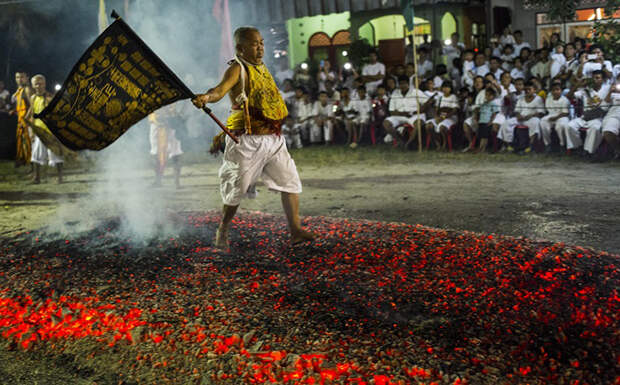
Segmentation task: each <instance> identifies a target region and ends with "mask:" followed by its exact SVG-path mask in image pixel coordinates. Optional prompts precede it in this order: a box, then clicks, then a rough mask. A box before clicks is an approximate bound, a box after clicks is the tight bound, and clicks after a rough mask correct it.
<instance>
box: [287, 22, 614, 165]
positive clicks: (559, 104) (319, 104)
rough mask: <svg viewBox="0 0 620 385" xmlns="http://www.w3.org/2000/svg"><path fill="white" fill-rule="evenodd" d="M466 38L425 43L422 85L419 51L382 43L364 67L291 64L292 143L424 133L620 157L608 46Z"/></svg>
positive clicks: (500, 146) (443, 139)
mask: <svg viewBox="0 0 620 385" xmlns="http://www.w3.org/2000/svg"><path fill="white" fill-rule="evenodd" d="M459 40H460V38H459V35H458V34H456V33H455V34H453V35H452V37H451V40H450V41H449V42H446V43H449V44H446V45H443V46H442V47H441V48H434V49H433V48H431V47H432V45H431V46H429V45H422V46H420V47H419V48H418V49H417V52H418V60H417V62H418V63H417V65H418V76H417V83H418V84H417V87H416V76H415V66H414V64H413V63H412V62H411V59H412V58H413V55H411V56H410V57H408V58H407V62H406V63H402V64H397V65H394V66H391V67H390V68H386V66H385V65H384V64H383V63H382V62H381V60H380V58H379V57H378V56H377V53H376V52H372V53H371V54H370V55H369V57H368V58H367V59H368V60H367V61H366V64H364V65H363V66H362V67H361V68H355V67H354V66H352V65H351V64H350V63H347V64H345V65H344V66H343V67H342V68H333V67H332V65H331V63H330V62H329V61H321V62H320V63H319V65H318V70H317V71H316V74H314V73H312V72H311V71H310V68H309V66H308V65H301V66H298V67H297V68H296V69H295V70H294V71H293V70H291V69H288V68H283V69H282V70H281V71H279V72H277V73H276V80H277V82H278V84H279V86H280V89H281V92H282V95H283V97H284V99H285V101H286V103H287V105H288V107H289V113H290V115H289V117H288V118H287V119H286V121H285V123H284V125H283V134H284V135H285V137H286V139H287V144H288V146H289V147H292V148H301V147H303V146H308V145H318V144H346V145H349V146H351V147H357V146H358V145H359V144H361V143H368V144H373V145H374V144H381V143H386V144H388V145H393V146H401V147H403V148H417V146H415V145H414V143H416V142H417V141H418V140H419V139H418V138H422V139H421V140H422V143H421V145H422V146H424V147H425V148H434V149H437V150H439V151H442V150H450V151H452V150H456V149H457V148H456V147H460V148H458V150H459V151H463V152H474V153H479V152H488V151H491V152H510V151H512V152H517V153H521V154H527V153H530V152H532V151H533V150H536V151H539V152H542V151H544V152H547V153H551V152H555V153H559V154H569V155H570V154H572V155H581V156H584V157H587V158H592V159H607V158H615V159H618V158H619V157H620V142H619V139H618V135H619V132H620V81H619V80H618V78H619V75H620V64H619V63H612V62H611V61H609V60H607V59H606V58H605V54H604V52H603V50H602V49H601V47H599V46H597V45H589V44H588V43H586V41H584V40H582V39H575V40H574V41H572V42H563V41H561V40H560V36H559V35H558V34H554V35H552V36H551V39H550V41H549V43H548V44H547V45H546V46H545V47H543V48H540V49H534V48H532V46H531V45H530V44H529V43H528V42H525V41H523V38H522V33H521V31H515V32H514V33H511V32H510V31H509V30H508V29H506V30H505V31H504V33H503V34H501V35H496V36H495V37H494V38H493V39H492V44H491V46H490V47H487V48H486V49H484V50H479V51H478V50H471V49H466V48H465V46H464V45H463V43H462V42H460V41H459ZM418 130H421V131H420V132H419V133H418ZM457 138H458V140H457ZM602 144H604V145H602Z"/></svg>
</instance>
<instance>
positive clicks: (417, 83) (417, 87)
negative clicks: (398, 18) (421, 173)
mask: <svg viewBox="0 0 620 385" xmlns="http://www.w3.org/2000/svg"><path fill="white" fill-rule="evenodd" d="M412 6H413V5H412ZM411 25H413V30H412V31H411V35H412V40H413V41H412V43H411V45H412V46H413V68H414V69H415V74H414V75H413V76H414V77H415V103H416V105H417V112H416V114H417V115H420V112H421V111H420V99H419V98H418V92H419V90H420V80H419V78H418V51H417V49H416V47H415V16H414V17H413V20H411ZM415 125H416V129H417V130H418V152H420V153H421V152H422V127H421V124H420V119H416V121H415Z"/></svg>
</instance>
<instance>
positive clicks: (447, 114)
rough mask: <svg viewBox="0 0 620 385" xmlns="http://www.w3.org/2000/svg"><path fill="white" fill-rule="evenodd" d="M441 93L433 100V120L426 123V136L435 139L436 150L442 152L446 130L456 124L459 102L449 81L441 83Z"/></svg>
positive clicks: (446, 140)
mask: <svg viewBox="0 0 620 385" xmlns="http://www.w3.org/2000/svg"><path fill="white" fill-rule="evenodd" d="M441 91H442V94H441V95H440V96H439V97H438V98H436V99H435V100H436V102H435V114H434V116H435V118H433V119H430V120H428V121H427V122H426V134H427V135H431V137H433V138H435V145H436V147H437V149H439V150H442V151H443V150H445V149H446V144H447V142H448V139H447V138H448V130H449V129H450V128H451V127H452V126H454V125H455V124H456V122H457V113H458V110H459V101H458V98H457V96H456V95H455V94H454V93H453V92H452V91H453V89H452V82H450V81H449V80H445V81H444V82H443V84H442V85H441Z"/></svg>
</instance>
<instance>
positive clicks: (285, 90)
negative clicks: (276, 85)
mask: <svg viewBox="0 0 620 385" xmlns="http://www.w3.org/2000/svg"><path fill="white" fill-rule="evenodd" d="M280 94H281V95H282V99H284V102H285V103H286V106H287V107H288V108H290V107H291V106H292V104H293V102H294V99H295V88H294V87H293V79H284V82H283V83H282V88H281V89H280Z"/></svg>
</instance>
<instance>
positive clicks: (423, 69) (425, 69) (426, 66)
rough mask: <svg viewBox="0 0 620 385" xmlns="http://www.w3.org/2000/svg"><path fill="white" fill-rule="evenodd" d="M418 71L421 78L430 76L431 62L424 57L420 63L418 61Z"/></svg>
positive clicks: (431, 71)
mask: <svg viewBox="0 0 620 385" xmlns="http://www.w3.org/2000/svg"><path fill="white" fill-rule="evenodd" d="M418 72H419V73H420V74H419V76H420V78H422V79H424V78H426V77H428V76H430V75H431V74H432V73H433V62H432V61H430V60H428V59H426V60H424V61H423V62H422V63H418Z"/></svg>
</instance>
